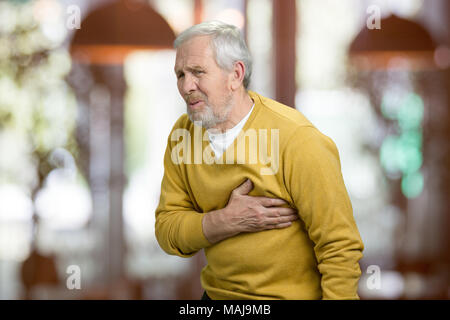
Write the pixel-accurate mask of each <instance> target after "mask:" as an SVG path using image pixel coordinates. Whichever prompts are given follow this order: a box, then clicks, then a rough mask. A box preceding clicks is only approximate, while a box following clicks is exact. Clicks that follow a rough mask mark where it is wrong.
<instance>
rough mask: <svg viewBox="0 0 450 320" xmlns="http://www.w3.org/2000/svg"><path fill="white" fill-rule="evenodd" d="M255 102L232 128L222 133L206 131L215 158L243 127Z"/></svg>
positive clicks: (218, 156)
mask: <svg viewBox="0 0 450 320" xmlns="http://www.w3.org/2000/svg"><path fill="white" fill-rule="evenodd" d="M254 106H255V104H253V106H252V108H251V109H250V111H249V112H248V113H247V115H246V116H245V117H244V118H242V120H241V121H239V123H238V124H236V125H235V126H234V127H233V128H231V129H228V130H227V131H225V132H224V133H211V132H209V131H208V136H209V142H210V144H211V148H212V150H213V151H214V154H215V156H216V158H220V157H221V156H222V154H223V153H224V152H225V150H227V149H228V147H229V146H230V145H231V144H232V143H233V141H234V139H236V137H237V136H238V134H239V132H240V131H241V130H242V128H243V127H244V125H245V123H246V122H247V119H248V118H249V117H250V114H251V113H252V111H253V108H254Z"/></svg>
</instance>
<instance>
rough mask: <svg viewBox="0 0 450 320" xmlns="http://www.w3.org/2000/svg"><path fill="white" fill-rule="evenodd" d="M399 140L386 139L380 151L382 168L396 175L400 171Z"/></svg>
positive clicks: (393, 138) (391, 137) (392, 137)
mask: <svg viewBox="0 0 450 320" xmlns="http://www.w3.org/2000/svg"><path fill="white" fill-rule="evenodd" d="M397 140H398V138H397V137H394V136H388V137H387V138H386V139H384V141H383V144H382V146H381V149H380V162H381V166H382V167H383V168H384V169H385V170H386V171H387V172H390V173H396V172H398V171H399V170H400V168H399V167H398V165H397V163H398V161H397V144H398V142H397Z"/></svg>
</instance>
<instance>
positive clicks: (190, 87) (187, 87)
mask: <svg viewBox="0 0 450 320" xmlns="http://www.w3.org/2000/svg"><path fill="white" fill-rule="evenodd" d="M182 89H183V93H184V94H188V93H191V92H193V91H195V90H196V89H197V83H196V81H195V79H194V78H193V77H192V76H191V75H188V74H186V75H185V76H184V79H183V84H182Z"/></svg>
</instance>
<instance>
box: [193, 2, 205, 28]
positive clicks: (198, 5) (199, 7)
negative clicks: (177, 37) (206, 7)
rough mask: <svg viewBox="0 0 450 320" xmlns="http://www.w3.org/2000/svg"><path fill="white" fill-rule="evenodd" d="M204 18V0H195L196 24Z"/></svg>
mask: <svg viewBox="0 0 450 320" xmlns="http://www.w3.org/2000/svg"><path fill="white" fill-rule="evenodd" d="M202 20H203V0H194V24H199V23H201V22H202Z"/></svg>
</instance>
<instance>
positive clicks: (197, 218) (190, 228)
mask: <svg viewBox="0 0 450 320" xmlns="http://www.w3.org/2000/svg"><path fill="white" fill-rule="evenodd" d="M204 216H205V215H204V214H202V213H198V212H192V214H191V215H190V217H189V219H186V223H185V225H184V227H185V228H184V230H183V231H184V238H185V239H189V242H188V243H189V247H191V248H190V249H191V250H192V251H194V252H196V251H198V250H200V249H203V248H206V247H209V246H210V245H211V243H210V242H209V241H208V240H207V239H206V237H205V235H204V233H203V224H202V221H203V217H204Z"/></svg>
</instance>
